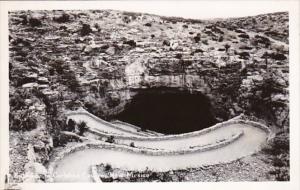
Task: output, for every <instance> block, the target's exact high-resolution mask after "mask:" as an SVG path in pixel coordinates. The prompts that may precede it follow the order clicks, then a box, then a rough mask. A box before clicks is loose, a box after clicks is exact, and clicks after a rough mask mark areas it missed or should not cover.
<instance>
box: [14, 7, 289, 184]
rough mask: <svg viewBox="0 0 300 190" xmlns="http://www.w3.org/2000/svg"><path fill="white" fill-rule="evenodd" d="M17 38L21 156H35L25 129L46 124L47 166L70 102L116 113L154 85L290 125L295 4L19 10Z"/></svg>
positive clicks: (217, 108) (222, 116) (222, 110)
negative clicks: (290, 9)
mask: <svg viewBox="0 0 300 190" xmlns="http://www.w3.org/2000/svg"><path fill="white" fill-rule="evenodd" d="M9 43H10V46H9V50H10V55H9V56H10V60H9V77H10V90H9V93H10V130H11V136H12V137H13V138H12V142H11V147H12V149H11V155H13V157H12V159H14V160H24V159H22V158H23V157H27V156H28V155H27V153H26V152H27V151H26V150H25V149H26V148H28V146H29V145H30V144H31V139H29V140H28V141H24V140H22V138H23V136H22V134H23V133H26V134H27V133H29V136H28V138H30V136H31V133H39V132H40V133H41V134H43V135H42V136H44V137H45V138H44V139H43V138H40V139H37V141H38V142H39V143H35V145H34V147H33V148H34V150H35V151H36V152H37V153H38V154H40V157H38V158H39V159H37V160H38V162H39V163H42V164H44V165H45V164H47V159H45V156H43V155H48V154H49V152H50V151H51V149H52V147H53V143H52V136H53V134H57V133H56V132H57V130H56V129H57V127H58V126H59V122H60V121H59V119H58V118H59V117H61V115H62V113H63V112H64V110H66V109H75V108H76V107H79V106H83V107H85V108H86V109H88V110H89V111H90V112H92V113H94V114H96V115H98V116H100V117H103V118H110V117H111V116H112V115H114V114H117V113H119V112H120V111H121V110H122V109H124V105H125V104H126V103H127V102H129V101H130V100H131V99H132V97H133V95H134V92H133V90H135V91H138V90H139V89H144V88H155V87H174V88H178V89H188V90H189V91H191V92H194V91H195V92H200V93H203V94H204V95H206V96H208V97H209V98H210V100H211V103H212V104H213V107H214V113H215V115H216V117H217V118H218V120H220V121H222V120H226V119H228V118H231V117H233V116H236V115H238V114H240V113H246V114H247V115H250V116H255V117H258V118H260V119H263V120H264V121H265V122H268V123H270V125H271V126H273V129H274V130H275V131H277V130H281V129H283V128H288V125H289V107H288V103H289V98H288V97H289V94H288V85H289V84H288V83H289V82H288V74H289V70H288V63H289V47H288V13H287V12H281V13H272V14H265V15H258V16H255V17H245V18H234V19H222V20H203V21H201V20H194V19H183V18H177V17H172V18H170V17H160V16H156V15H150V14H142V13H131V12H121V11H114V10H94V11H93V10H91V11H34V12H32V11H15V12H10V13H9ZM41 126H42V127H41ZM36 130H37V131H38V132H37V131H36ZM39 130H40V131H39ZM54 137H55V135H54ZM13 142H15V143H13ZM20 142H22V143H23V144H24V145H23V144H22V146H19V145H18V143H20ZM37 145H38V146H39V147H36V146H37ZM54 146H55V145H54ZM14 147H18V148H22V149H23V150H24V151H23V152H24V155H23V154H22V155H19V154H18V153H17V152H16V151H15V150H14ZM29 147H30V146H29ZM26 159H27V158H26ZM25 164H26V162H17V161H16V163H13V165H12V167H11V173H20V175H21V174H22V172H23V171H19V170H20V168H24V165H25ZM14 180H20V177H16V178H14Z"/></svg>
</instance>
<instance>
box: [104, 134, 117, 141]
mask: <svg viewBox="0 0 300 190" xmlns="http://www.w3.org/2000/svg"><path fill="white" fill-rule="evenodd" d="M105 142H108V143H114V142H115V137H114V136H112V135H111V136H109V137H108V138H107V139H106V141H105Z"/></svg>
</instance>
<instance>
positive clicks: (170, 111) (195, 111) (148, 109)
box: [115, 88, 216, 134]
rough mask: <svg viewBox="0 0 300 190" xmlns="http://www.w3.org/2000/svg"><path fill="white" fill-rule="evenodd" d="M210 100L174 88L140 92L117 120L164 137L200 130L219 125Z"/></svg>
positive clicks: (201, 95)
mask: <svg viewBox="0 0 300 190" xmlns="http://www.w3.org/2000/svg"><path fill="white" fill-rule="evenodd" d="M212 110H213V109H212V105H211V103H210V100H209V98H208V97H206V96H205V95H203V94H201V93H191V92H189V91H187V90H179V89H173V88H152V89H139V90H138V92H137V94H136V95H135V96H134V97H133V99H132V101H131V102H130V103H128V104H127V105H126V106H125V109H124V111H123V112H121V113H119V114H118V115H117V116H116V117H115V119H118V120H121V121H124V122H127V123H131V124H133V125H136V126H139V127H141V128H142V130H145V129H149V130H153V131H156V132H160V133H164V134H180V133H187V132H192V131H197V130H201V129H204V128H207V127H210V126H211V125H213V124H215V123H216V119H215V116H214V114H213V111H212Z"/></svg>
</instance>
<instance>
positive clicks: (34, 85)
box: [22, 82, 38, 88]
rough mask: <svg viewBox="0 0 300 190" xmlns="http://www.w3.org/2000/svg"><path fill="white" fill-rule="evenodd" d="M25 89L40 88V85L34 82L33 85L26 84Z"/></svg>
mask: <svg viewBox="0 0 300 190" xmlns="http://www.w3.org/2000/svg"><path fill="white" fill-rule="evenodd" d="M22 87H23V88H34V87H38V84H37V83H36V82H32V83H26V84H23V85H22Z"/></svg>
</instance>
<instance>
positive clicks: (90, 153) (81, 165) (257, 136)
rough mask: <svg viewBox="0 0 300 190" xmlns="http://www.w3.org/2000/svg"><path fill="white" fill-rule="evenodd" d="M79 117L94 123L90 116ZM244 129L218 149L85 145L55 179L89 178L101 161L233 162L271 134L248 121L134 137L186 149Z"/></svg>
mask: <svg viewBox="0 0 300 190" xmlns="http://www.w3.org/2000/svg"><path fill="white" fill-rule="evenodd" d="M77 116H78V117H80V120H83V121H86V122H87V123H88V126H89V124H90V123H91V122H90V121H89V119H88V117H85V116H86V115H85V116H83V117H81V116H80V115H77ZM237 131H243V132H244V135H243V136H241V137H240V138H239V139H238V140H236V141H234V142H232V143H230V144H228V145H226V146H224V147H221V148H218V149H213V150H208V151H204V152H195V153H188V154H183V155H160V156H152V155H145V154H140V153H130V152H127V151H121V150H120V149H117V146H118V145H116V148H113V149H85V150H80V151H77V152H74V153H72V154H70V155H68V156H66V157H64V158H63V159H62V160H60V161H58V162H57V163H56V169H55V175H54V181H55V182H86V181H90V180H91V179H90V171H89V170H90V167H91V166H92V165H96V164H100V163H109V164H111V165H112V166H113V167H120V168H124V169H130V170H145V169H146V167H148V168H149V169H152V170H155V171H166V170H171V169H172V170H173V169H184V168H187V167H199V166H202V165H213V164H218V163H224V162H230V161H233V160H236V159H238V158H241V157H244V156H247V155H251V154H253V153H254V152H255V151H258V150H260V147H261V145H262V144H263V143H265V141H266V139H267V136H268V134H267V133H266V132H265V131H264V130H262V129H259V128H257V127H253V126H251V125H247V124H232V125H229V126H226V127H224V128H219V129H216V130H214V131H212V132H210V133H207V134H204V135H200V136H197V137H191V138H180V139H173V140H161V141H135V142H134V143H135V144H137V145H140V146H145V147H152V148H155V147H156V148H163V149H165V150H179V149H185V148H188V147H189V146H192V145H199V144H200V145H201V144H208V143H213V142H215V141H216V139H220V138H223V137H224V138H225V137H228V136H230V135H231V134H233V133H235V132H237Z"/></svg>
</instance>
